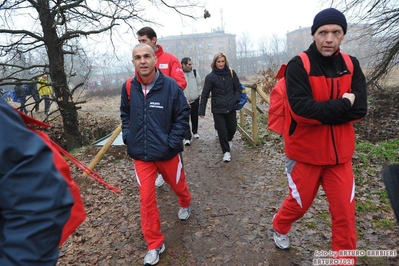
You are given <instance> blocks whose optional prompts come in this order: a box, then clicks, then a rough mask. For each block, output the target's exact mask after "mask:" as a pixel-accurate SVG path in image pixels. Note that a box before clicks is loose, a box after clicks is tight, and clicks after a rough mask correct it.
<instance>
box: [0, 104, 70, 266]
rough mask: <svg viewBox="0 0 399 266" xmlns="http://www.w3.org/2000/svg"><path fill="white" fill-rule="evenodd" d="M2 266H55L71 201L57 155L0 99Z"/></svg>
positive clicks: (0, 245)
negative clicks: (55, 158) (55, 162)
mask: <svg viewBox="0 0 399 266" xmlns="http://www.w3.org/2000/svg"><path fill="white" fill-rule="evenodd" d="M0 113H1V115H0V125H1V126H0V140H1V141H0V162H1V163H0V232H1V233H0V235H1V237H0V265H40V266H54V265H56V263H57V260H58V253H59V249H58V244H59V242H60V239H61V233H62V230H63V227H64V225H65V223H66V222H67V220H68V218H69V216H70V213H71V208H72V205H73V198H72V196H71V193H70V190H69V188H68V185H67V183H66V181H65V179H64V178H63V177H62V176H61V174H60V173H59V171H58V170H57V168H56V167H55V165H54V161H53V152H52V151H51V150H50V148H49V147H48V146H47V145H46V144H45V143H44V142H43V140H42V139H41V138H40V137H39V135H37V134H36V133H34V132H32V131H30V130H29V129H28V128H27V127H26V126H25V124H24V122H23V121H22V119H21V116H20V115H19V114H18V113H17V111H16V110H14V109H13V108H12V107H11V106H9V105H8V104H7V103H6V102H5V101H4V100H3V99H1V98H0Z"/></svg>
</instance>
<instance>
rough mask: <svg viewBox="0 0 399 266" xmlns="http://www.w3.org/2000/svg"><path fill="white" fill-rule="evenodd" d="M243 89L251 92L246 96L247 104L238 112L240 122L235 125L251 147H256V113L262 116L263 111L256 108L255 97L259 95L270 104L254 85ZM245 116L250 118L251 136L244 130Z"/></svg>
mask: <svg viewBox="0 0 399 266" xmlns="http://www.w3.org/2000/svg"><path fill="white" fill-rule="evenodd" d="M244 86H245V88H246V89H247V92H248V89H250V90H251V93H250V94H248V102H247V103H246V104H245V105H244V107H243V108H242V109H241V110H240V111H239V112H240V120H239V121H238V123H237V127H238V130H239V131H240V132H241V134H242V135H243V136H244V137H245V138H246V139H247V140H248V141H249V142H250V143H251V144H252V146H256V145H258V113H261V114H263V113H264V111H263V110H262V109H260V108H259V107H258V106H257V100H256V97H257V95H259V97H261V98H262V99H263V100H265V101H266V102H268V103H269V102H270V99H269V96H268V95H267V94H266V93H265V92H264V91H263V90H262V89H261V88H260V87H258V86H257V85H256V84H255V83H254V84H244ZM245 115H248V116H250V117H251V126H252V135H251V134H250V133H248V132H247V131H246V130H245Z"/></svg>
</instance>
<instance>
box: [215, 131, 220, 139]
mask: <svg viewBox="0 0 399 266" xmlns="http://www.w3.org/2000/svg"><path fill="white" fill-rule="evenodd" d="M215 138H216V139H218V138H219V135H218V131H217V130H215Z"/></svg>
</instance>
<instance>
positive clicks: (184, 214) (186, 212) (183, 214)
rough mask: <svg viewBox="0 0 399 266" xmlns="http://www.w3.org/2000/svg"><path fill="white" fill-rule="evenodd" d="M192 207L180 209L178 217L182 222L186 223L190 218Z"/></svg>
mask: <svg viewBox="0 0 399 266" xmlns="http://www.w3.org/2000/svg"><path fill="white" fill-rule="evenodd" d="M190 212H191V211H190V207H187V208H180V209H179V212H178V214H177V216H178V217H179V219H180V220H182V221H186V220H188V218H189V217H190Z"/></svg>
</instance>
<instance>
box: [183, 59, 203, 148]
mask: <svg viewBox="0 0 399 266" xmlns="http://www.w3.org/2000/svg"><path fill="white" fill-rule="evenodd" d="M181 65H182V67H183V72H184V76H185V77H186V80H187V88H186V89H185V90H184V95H186V98H187V100H188V102H189V103H190V107H191V109H190V110H191V114H190V119H191V129H190V128H189V129H188V130H187V133H186V136H185V138H184V145H190V144H191V138H192V135H193V136H194V139H198V138H199V135H198V108H199V99H200V96H201V77H200V75H199V73H198V72H197V70H196V69H193V62H192V60H191V58H190V57H184V58H183V59H182V60H181ZM191 132H192V134H191Z"/></svg>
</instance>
